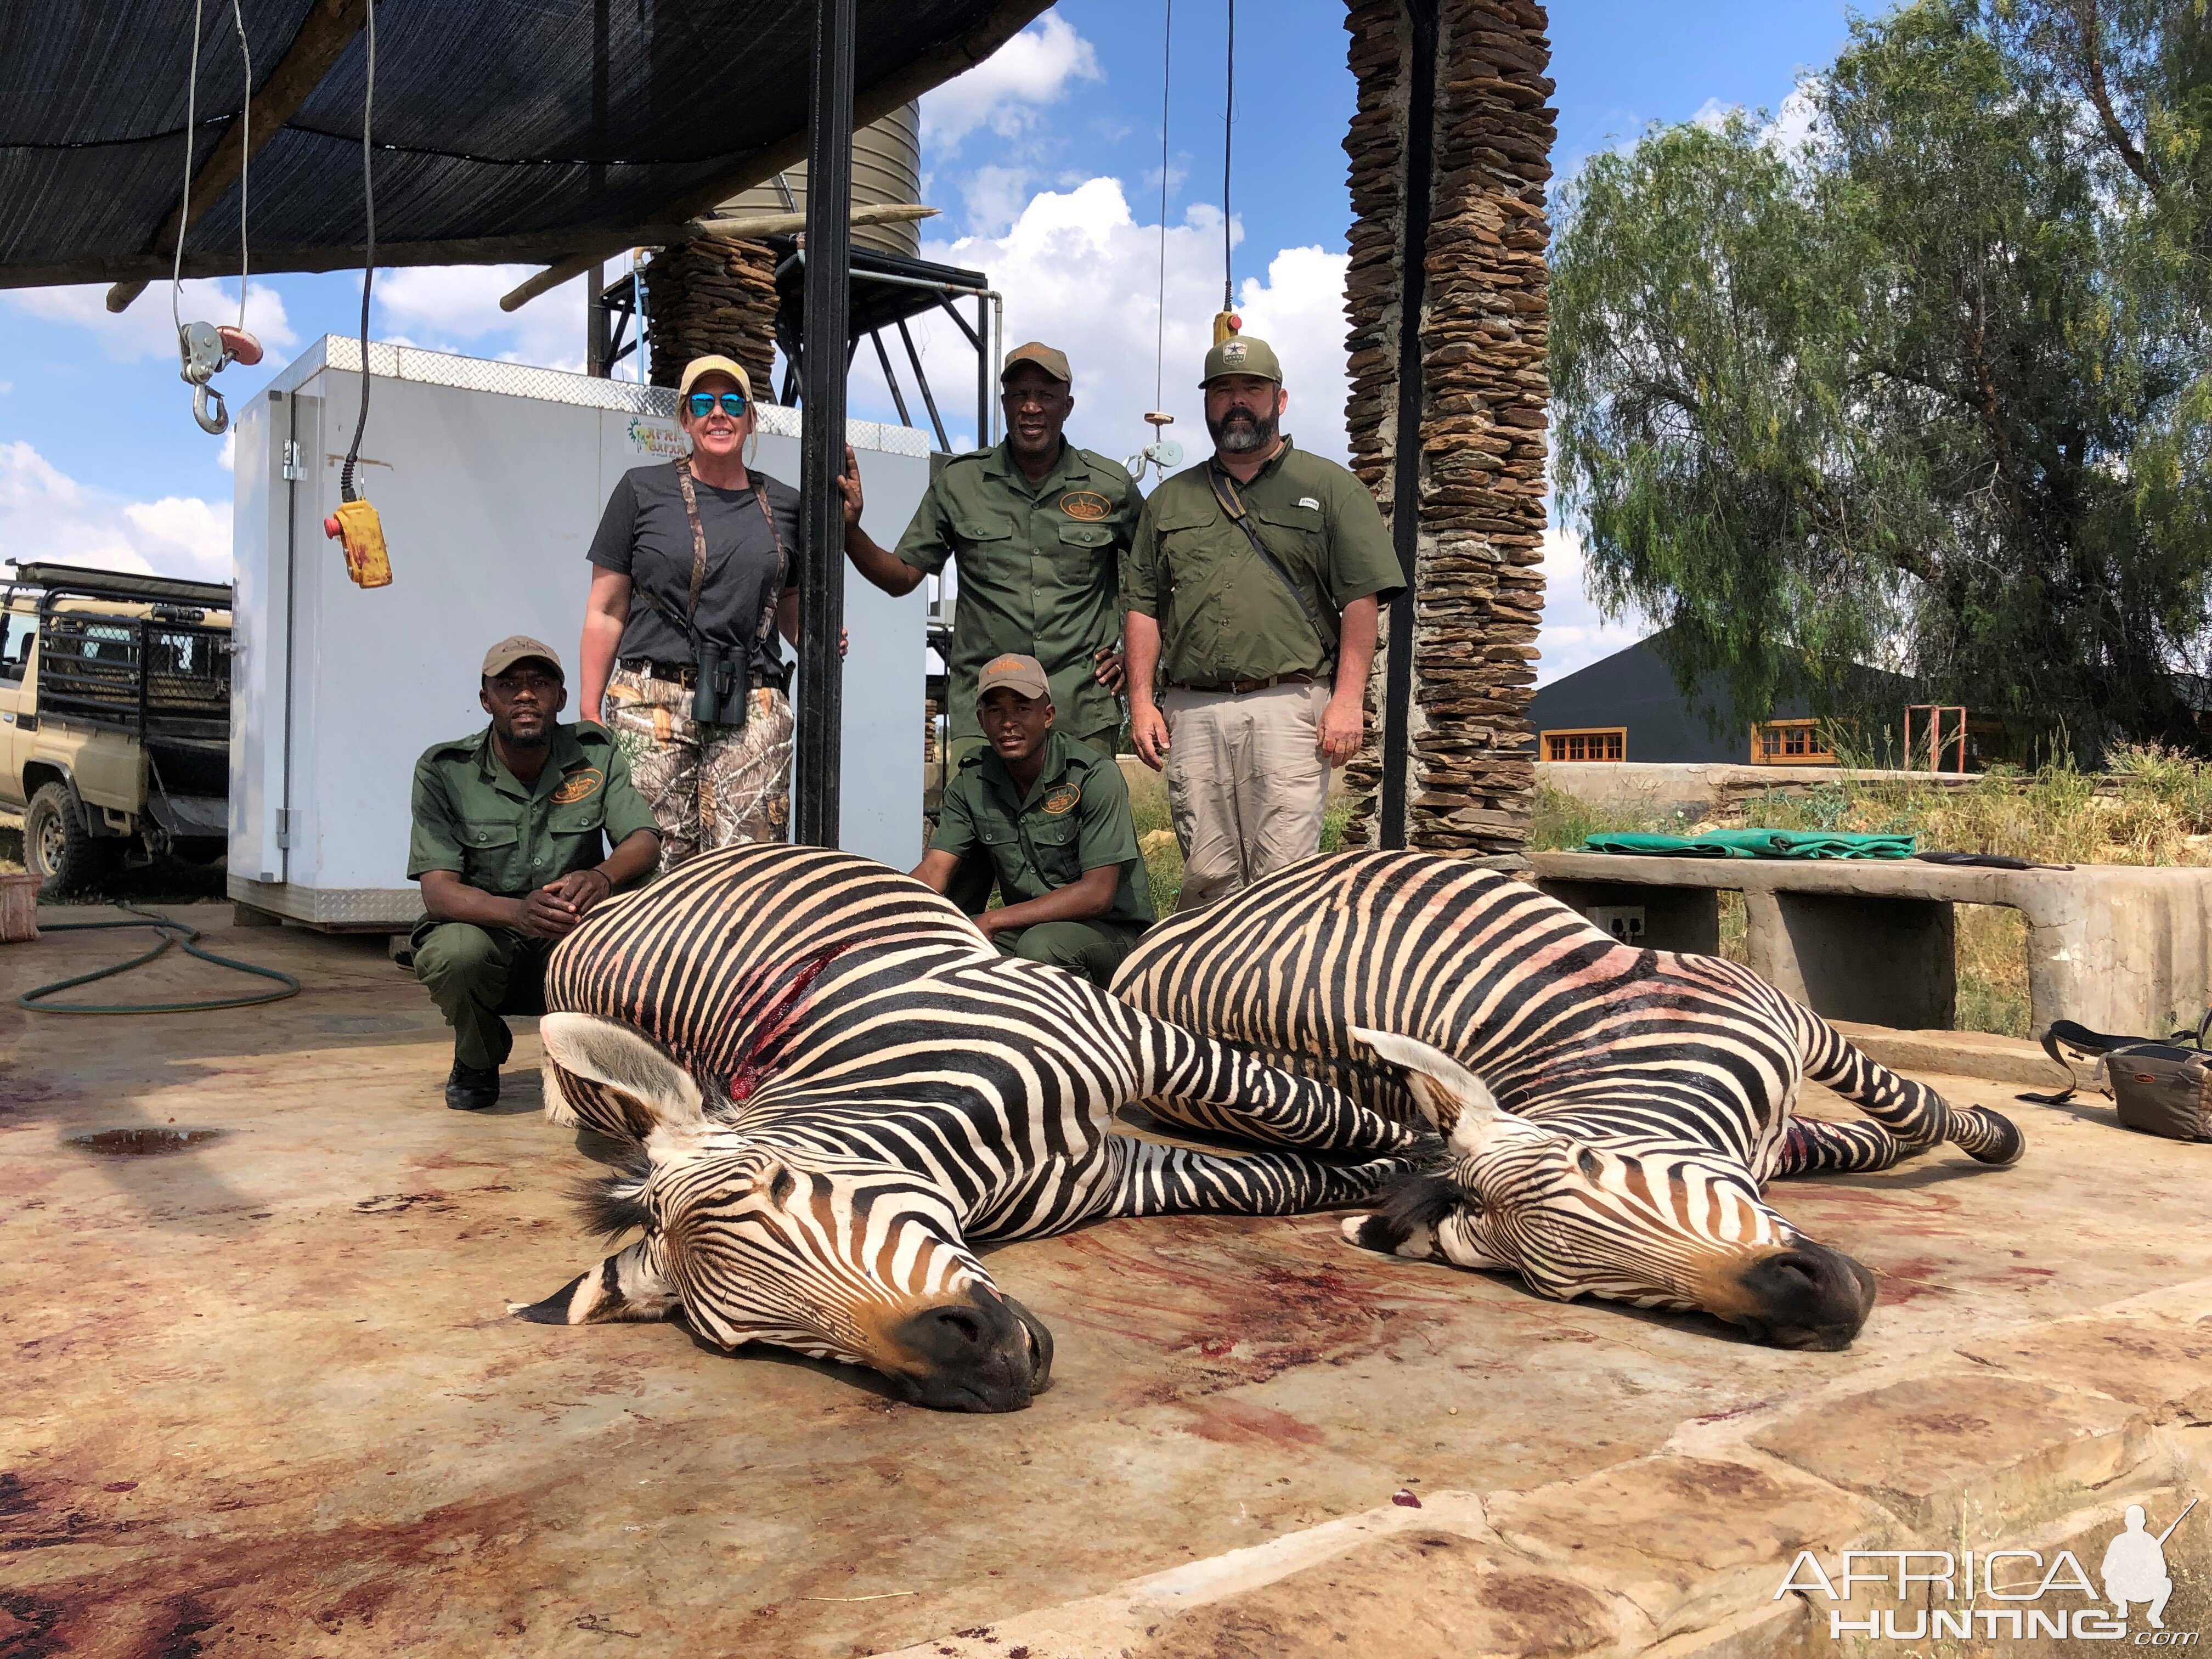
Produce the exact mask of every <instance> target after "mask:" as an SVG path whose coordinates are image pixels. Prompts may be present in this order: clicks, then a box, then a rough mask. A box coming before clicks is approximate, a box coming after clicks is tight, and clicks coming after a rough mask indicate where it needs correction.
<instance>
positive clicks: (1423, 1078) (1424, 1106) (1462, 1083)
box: [1352, 1025, 1504, 1148]
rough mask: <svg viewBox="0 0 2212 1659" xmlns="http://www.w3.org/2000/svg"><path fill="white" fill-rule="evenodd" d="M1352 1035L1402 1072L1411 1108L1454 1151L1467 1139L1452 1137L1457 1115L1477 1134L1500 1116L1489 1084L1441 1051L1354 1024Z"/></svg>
mask: <svg viewBox="0 0 2212 1659" xmlns="http://www.w3.org/2000/svg"><path fill="white" fill-rule="evenodd" d="M1352 1036H1354V1037H1355V1038H1357V1039H1358V1041H1359V1042H1364V1043H1365V1044H1366V1045H1367V1046H1368V1047H1369V1048H1372V1049H1373V1050H1374V1051H1375V1052H1376V1054H1380V1055H1382V1056H1383V1059H1385V1060H1389V1062H1390V1063H1391V1064H1392V1065H1393V1066H1401V1067H1403V1068H1404V1069H1405V1072H1406V1073H1407V1076H1406V1086H1407V1088H1408V1089H1410V1090H1412V1091H1413V1104H1414V1105H1416V1106H1418V1107H1419V1109H1420V1112H1421V1115H1422V1116H1423V1117H1425V1118H1426V1119H1428V1121H1430V1123H1431V1124H1432V1125H1433V1126H1434V1127H1435V1128H1436V1130H1437V1133H1439V1134H1442V1135H1447V1136H1450V1137H1452V1139H1453V1141H1454V1145H1455V1148H1456V1147H1457V1146H1458V1143H1459V1142H1460V1141H1462V1140H1463V1139H1468V1137H1467V1136H1465V1135H1463V1134H1461V1133H1457V1132H1458V1130H1459V1127H1460V1119H1461V1117H1462V1115H1465V1116H1466V1117H1468V1120H1469V1121H1468V1126H1467V1127H1468V1129H1469V1130H1473V1131H1475V1132H1477V1133H1478V1134H1479V1133H1480V1130H1481V1129H1483V1128H1485V1127H1487V1126H1488V1125H1489V1123H1490V1122H1491V1121H1492V1120H1493V1119H1496V1118H1498V1117H1501V1116H1503V1115H1504V1114H1503V1113H1501V1112H1500V1111H1499V1110H1498V1097H1497V1096H1495V1095H1493V1094H1492V1093H1491V1092H1490V1085H1488V1084H1486V1083H1485V1082H1484V1081H1483V1080H1482V1079H1480V1078H1479V1077H1477V1076H1476V1075H1475V1074H1474V1073H1472V1072H1470V1071H1468V1069H1467V1067H1466V1066H1462V1065H1461V1064H1460V1063H1459V1062H1458V1061H1457V1060H1454V1059H1453V1058H1452V1057H1451V1056H1450V1055H1449V1054H1446V1053H1445V1052H1444V1051H1443V1049H1441V1048H1431V1047H1430V1046H1429V1045H1428V1044H1427V1043H1425V1042H1421V1041H1419V1039H1418V1038H1415V1037H1409V1036H1399V1035H1398V1033H1397V1032H1395V1031H1370V1030H1366V1029H1365V1028H1364V1027H1363V1026H1358V1025H1355V1026H1353V1027H1352Z"/></svg>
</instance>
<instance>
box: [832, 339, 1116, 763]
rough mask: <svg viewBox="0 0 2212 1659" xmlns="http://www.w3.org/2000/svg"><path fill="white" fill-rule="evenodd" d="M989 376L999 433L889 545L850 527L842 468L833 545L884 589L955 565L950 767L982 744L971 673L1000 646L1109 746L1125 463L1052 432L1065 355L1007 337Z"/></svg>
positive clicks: (1065, 714)
mask: <svg viewBox="0 0 2212 1659" xmlns="http://www.w3.org/2000/svg"><path fill="white" fill-rule="evenodd" d="M1000 385H1001V386H1002V387H1003V388H1004V402H1005V405H1006V441H1004V442H1003V443H1000V444H997V445H995V446H994V447H991V448H989V449H979V450H976V451H975V452H973V453H970V454H966V455H959V456H955V457H954V458H953V459H951V461H950V462H948V463H947V464H946V465H945V469H944V470H943V471H940V472H939V474H938V475H937V477H935V478H934V479H933V480H932V481H931V483H930V486H929V489H928V492H927V494H926V495H923V496H922V498H921V506H920V507H917V508H916V509H915V515H914V520H913V522H911V523H910V524H908V526H907V528H906V533H905V534H904V535H903V536H902V537H900V538H899V544H898V548H897V550H896V552H887V551H885V550H884V549H883V548H882V547H880V546H878V544H876V543H875V542H874V541H873V540H872V539H871V538H869V537H868V535H867V533H866V532H864V531H863V530H861V528H860V500H861V498H860V473H859V471H858V469H857V468H855V467H854V466H853V465H849V464H848V465H847V467H846V469H845V471H846V476H845V477H844V478H843V479H842V480H840V485H841V488H842V489H843V490H844V492H845V526H846V528H845V551H846V554H847V556H848V557H850V558H851V559H852V561H853V564H854V568H856V569H857V570H859V571H860V574H862V575H864V576H866V578H867V579H868V580H870V581H872V582H873V583H874V584H875V585H876V586H878V587H880V588H882V589H883V590H884V592H886V593H890V594H894V595H896V594H901V593H907V592H912V591H913V590H914V588H915V585H916V584H917V583H919V582H920V581H921V579H922V578H923V577H924V576H925V575H935V574H938V573H939V571H941V570H943V569H944V568H945V562H946V561H947V560H948V559H950V560H957V562H958V564H959V592H958V595H957V599H956V600H955V602H954V606H953V612H952V651H951V660H950V661H949V662H948V663H946V665H945V668H946V682H947V684H946V691H945V705H946V709H947V712H948V714H950V716H951V720H950V724H951V745H952V759H953V762H954V763H955V764H957V763H959V761H960V759H961V758H962V757H963V755H965V754H966V753H967V752H968V751H969V750H973V749H975V748H978V747H980V746H981V744H982V742H983V729H982V727H981V725H979V724H978V723H977V720H976V717H975V710H976V702H975V696H976V690H975V688H976V678H977V675H978V674H979V673H980V671H981V669H982V666H983V665H984V664H985V663H987V662H989V661H991V660H992V659H994V658H995V657H1002V656H1005V655H1006V654H1007V653H1010V652H1011V653H1017V654H1019V655H1023V656H1032V657H1035V658H1036V659H1037V660H1038V661H1040V662H1042V664H1043V665H1044V669H1045V673H1046V674H1047V676H1048V677H1049V678H1050V679H1051V681H1052V695H1053V702H1054V705H1055V706H1056V707H1057V708H1058V709H1059V710H1060V725H1061V726H1062V727H1063V728H1064V729H1065V730H1066V731H1067V732H1070V733H1072V734H1073V735H1074V736H1075V737H1076V738H1078V739H1079V740H1080V741H1081V742H1083V743H1085V744H1089V745H1090V746H1091V747H1092V748H1094V749H1097V750H1101V751H1103V753H1106V754H1109V755H1110V754H1112V753H1113V752H1114V750H1115V746H1116V745H1115V738H1116V737H1117V736H1118V734H1119V733H1120V732H1121V703H1120V702H1119V701H1118V697H1117V694H1118V693H1119V692H1120V690H1121V653H1120V650H1119V649H1118V647H1119V645H1120V641H1121V602H1120V599H1119V598H1118V594H1117V587H1116V584H1117V582H1118V580H1119V568H1120V564H1121V556H1122V554H1123V553H1124V552H1125V551H1126V550H1127V548H1128V545H1129V535H1130V532H1131V531H1132V529H1133V527H1134V526H1135V524H1136V518H1137V508H1138V507H1139V505H1140V504H1141V503H1140V501H1139V497H1138V495H1137V493H1136V490H1135V489H1133V487H1132V486H1131V484H1130V482H1129V474H1128V471H1127V469H1126V468H1124V467H1123V466H1121V465H1120V464H1119V463H1117V462H1115V461H1111V460H1109V459H1107V458H1106V457H1105V456H1103V455H1098V454H1094V453H1091V451H1090V450H1087V449H1078V448H1077V447H1075V446H1074V445H1073V444H1071V443H1069V442H1068V441H1066V439H1065V438H1064V437H1062V436H1061V428H1064V427H1065V426H1066V424H1067V417H1068V416H1069V415H1070V414H1071V413H1072V412H1073V410H1074V408H1075V396H1074V374H1073V371H1072V370H1071V369H1070V368H1068V366H1067V359H1066V356H1063V355H1062V354H1061V353H1060V352H1058V351H1055V350H1054V349H1053V348H1052V347H1050V346H1048V345H1043V344H1041V343H1037V342H1036V341H1031V342H1030V343H1029V344H1027V345H1023V346H1017V347H1015V348H1014V349H1013V350H1012V351H1011V352H1009V353H1007V354H1006V368H1005V369H1004V370H1003V371H1002V372H1001V373H1000Z"/></svg>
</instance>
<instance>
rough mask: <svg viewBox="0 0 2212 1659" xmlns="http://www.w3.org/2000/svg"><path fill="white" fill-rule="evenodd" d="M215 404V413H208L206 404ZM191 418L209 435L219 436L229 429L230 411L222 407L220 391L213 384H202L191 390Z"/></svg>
mask: <svg viewBox="0 0 2212 1659" xmlns="http://www.w3.org/2000/svg"><path fill="white" fill-rule="evenodd" d="M210 403H212V404H214V405H215V413H214V414H212V415H210V414H209V413H208V407H207V406H208V404H210ZM192 418H193V419H194V420H196V421H197V422H199V423H200V430H201V431H203V432H204V433H207V434H209V435H210V436H214V437H220V436H221V435H222V434H223V433H225V432H228V430H229V429H230V411H229V410H227V409H225V408H224V407H223V404H222V393H221V392H217V391H216V389H215V388H214V387H213V386H206V385H202V386H196V387H194V388H193V390H192Z"/></svg>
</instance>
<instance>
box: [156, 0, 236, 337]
mask: <svg viewBox="0 0 2212 1659" xmlns="http://www.w3.org/2000/svg"><path fill="white" fill-rule="evenodd" d="M205 9H206V0H192V66H191V75H190V77H189V78H188V80H187V81H186V82H185V190H184V197H183V199H182V200H181V201H180V202H179V204H178V207H177V246H176V252H175V254H174V255H173V257H172V258H171V259H170V261H169V320H170V322H171V323H173V324H174V325H175V326H176V330H177V332H178V333H179V334H181V333H183V332H184V331H185V318H184V305H183V297H184V289H185V283H184V274H185V231H186V230H187V229H188V228H190V227H191V222H192V161H193V160H194V155H193V148H194V143H195V141H196V140H197V138H198V137H199V94H200V36H201V27H202V23H203V21H204V11H205ZM230 21H231V25H232V27H234V28H235V29H237V31H238V55H239V58H240V59H241V60H242V61H243V62H244V64H245V65H246V95H245V96H244V97H243V98H242V99H240V100H239V106H238V145H239V148H238V331H239V332H240V333H241V334H243V333H244V332H245V331H246V274H247V271H248V270H249V248H248V246H247V241H246V200H247V191H248V186H249V185H250V184H251V182H252V172H253V163H252V155H253V48H252V46H250V45H249V44H247V41H246V10H245V3H244V0H230Z"/></svg>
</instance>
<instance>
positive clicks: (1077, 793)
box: [1044, 783, 1083, 818]
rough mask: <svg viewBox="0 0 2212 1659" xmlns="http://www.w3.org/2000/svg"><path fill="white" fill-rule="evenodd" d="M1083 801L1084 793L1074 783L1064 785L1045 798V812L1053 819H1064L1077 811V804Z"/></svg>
mask: <svg viewBox="0 0 2212 1659" xmlns="http://www.w3.org/2000/svg"><path fill="white" fill-rule="evenodd" d="M1081 799H1083V791H1082V790H1081V789H1080V788H1079V787H1077V786H1076V785H1074V784H1072V783H1063V784H1062V785H1060V787H1059V788H1057V789H1055V790H1054V791H1053V792H1052V793H1050V794H1049V795H1047V796H1046V797H1045V798H1044V810H1045V811H1046V812H1047V813H1048V815H1049V816H1051V817H1055V818H1057V817H1065V816H1066V814H1068V813H1070V812H1073V811H1074V810H1075V803H1076V802H1078V801H1079V800H1081Z"/></svg>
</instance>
